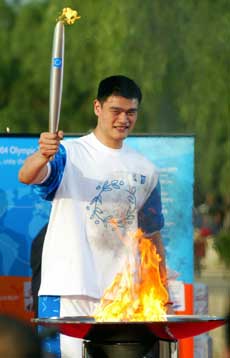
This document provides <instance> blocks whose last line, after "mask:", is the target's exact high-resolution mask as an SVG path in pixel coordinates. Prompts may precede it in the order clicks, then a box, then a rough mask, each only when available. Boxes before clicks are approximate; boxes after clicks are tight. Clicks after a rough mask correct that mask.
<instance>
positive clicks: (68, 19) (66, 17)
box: [58, 7, 80, 25]
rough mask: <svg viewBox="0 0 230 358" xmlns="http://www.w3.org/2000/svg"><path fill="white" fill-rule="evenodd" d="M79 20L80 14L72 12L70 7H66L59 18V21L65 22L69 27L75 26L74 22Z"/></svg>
mask: <svg viewBox="0 0 230 358" xmlns="http://www.w3.org/2000/svg"><path fill="white" fill-rule="evenodd" d="M79 19H80V16H78V12H77V11H76V10H72V9H71V8H70V7H64V9H62V13H61V15H60V16H59V17H58V20H59V21H63V22H64V23H66V24H68V25H72V24H74V22H75V21H76V20H79Z"/></svg>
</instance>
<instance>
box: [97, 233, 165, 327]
mask: <svg viewBox="0 0 230 358" xmlns="http://www.w3.org/2000/svg"><path fill="white" fill-rule="evenodd" d="M123 242H124V244H125V245H128V246H129V248H131V250H129V251H130V257H129V258H128V260H127V264H126V267H125V270H124V271H123V272H122V273H118V274H117V275H116V277H115V279H114V281H113V282H112V284H111V285H110V286H109V287H108V288H107V289H106V290H105V292H104V295H103V297H102V299H101V301H100V304H99V306H98V307H97V309H96V311H95V312H94V318H95V319H96V320H97V321H101V322H104V321H110V322H112V321H165V320H166V304H167V302H168V292H167V290H166V288H165V286H164V284H163V282H162V279H161V275H160V270H159V263H160V261H161V258H160V256H159V254H158V253H157V250H156V246H155V245H153V243H152V242H151V240H150V239H148V238H145V237H144V234H143V232H142V231H141V230H138V231H137V232H136V233H135V234H130V235H129V240H128V241H127V239H126V240H125V241H124V240H123ZM165 279H166V278H165Z"/></svg>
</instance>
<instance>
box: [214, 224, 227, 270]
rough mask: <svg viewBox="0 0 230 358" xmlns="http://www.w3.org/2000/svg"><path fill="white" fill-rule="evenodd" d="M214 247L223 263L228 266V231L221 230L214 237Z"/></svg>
mask: <svg viewBox="0 0 230 358" xmlns="http://www.w3.org/2000/svg"><path fill="white" fill-rule="evenodd" d="M214 247H215V249H216V251H217V252H218V254H219V256H220V258H221V260H222V261H223V263H225V264H226V266H227V267H230V232H227V231H224V230H223V231H221V232H220V233H219V234H218V235H217V236H216V237H215V238H214Z"/></svg>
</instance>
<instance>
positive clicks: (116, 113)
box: [112, 109, 120, 115]
mask: <svg viewBox="0 0 230 358" xmlns="http://www.w3.org/2000/svg"><path fill="white" fill-rule="evenodd" d="M112 113H113V114H114V115H118V114H120V111H118V110H116V109H114V110H112Z"/></svg>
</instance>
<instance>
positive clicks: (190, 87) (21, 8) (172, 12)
mask: <svg viewBox="0 0 230 358" xmlns="http://www.w3.org/2000/svg"><path fill="white" fill-rule="evenodd" d="M65 6H70V7H72V8H76V9H77V10H78V12H79V14H80V15H81V19H80V20H79V21H78V22H77V23H76V24H74V25H73V26H69V27H68V26H66V31H65V38H66V41H65V69H64V85H63V99H62V110H61V121H60V127H61V128H62V129H63V130H64V131H66V132H86V131H88V130H89V129H90V128H92V127H94V125H95V116H94V114H93V105H92V103H93V99H94V98H95V95H96V90H97V84H98V82H99V80H100V79H101V78H103V77H105V76H108V75H111V74H114V73H120V74H124V75H127V76H130V77H132V78H134V79H135V80H136V81H137V82H138V83H139V84H140V86H141V88H142V90H143V95H144V100H143V104H142V106H141V110H140V114H139V120H138V122H137V127H136V132H155V133H176V132H178V133H194V134H195V135H196V183H197V185H198V186H199V188H200V191H201V193H203V194H205V193H206V192H211V191H212V192H214V193H216V194H221V195H222V196H227V195H229V194H228V185H229V184H228V183H229V182H230V155H229V153H230V139H229V138H230V122H229V108H228V105H229V86H230V85H229V83H230V81H229V80H230V79H229V55H230V53H229V52H230V51H229V50H230V41H229V40H230V38H229V37H230V36H229V35H230V27H229V22H230V21H229V20H230V3H229V1H228V0H218V1H217V2H214V1H212V0H203V1H200V2H198V1H194V0H187V1H182V0H174V1H167V0H166V1H160V0H155V1H152V0H145V1H144V2H143V1H141V0H126V1H123V0H116V1H112V0H97V1H95V0H85V1H84V2H83V1H82V2H79V3H78V2H75V1H68V2H67V1H63V0H55V1H45V0H43V1H39V0H37V1H35V0H33V1H19V0H17V1H4V0H0V30H1V31H0V46H1V60H0V131H1V132H4V131H5V128H6V126H8V127H10V128H11V131H12V132H16V133H19V132H27V133H32V132H33V133H34V132H40V131H44V130H47V128H48V112H49V74H50V62H51V51H52V38H53V31H54V26H55V21H56V18H57V17H58V15H59V13H60V11H61V9H62V8H63V7H65Z"/></svg>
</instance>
